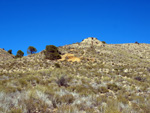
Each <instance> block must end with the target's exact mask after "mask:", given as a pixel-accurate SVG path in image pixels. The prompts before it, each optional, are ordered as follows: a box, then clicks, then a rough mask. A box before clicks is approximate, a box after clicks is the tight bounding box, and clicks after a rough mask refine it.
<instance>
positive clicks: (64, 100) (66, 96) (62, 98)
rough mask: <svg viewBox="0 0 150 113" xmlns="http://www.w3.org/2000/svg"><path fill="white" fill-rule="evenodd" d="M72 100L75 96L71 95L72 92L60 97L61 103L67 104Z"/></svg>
mask: <svg viewBox="0 0 150 113" xmlns="http://www.w3.org/2000/svg"><path fill="white" fill-rule="evenodd" d="M74 100H75V98H74V97H73V95H72V94H67V95H63V96H62V97H61V101H62V102H63V103H67V104H71V103H73V101H74Z"/></svg>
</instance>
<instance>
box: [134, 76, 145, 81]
mask: <svg viewBox="0 0 150 113" xmlns="http://www.w3.org/2000/svg"><path fill="white" fill-rule="evenodd" d="M134 79H135V80H138V81H140V82H144V81H145V79H144V78H142V77H139V76H137V77H135V78H134Z"/></svg>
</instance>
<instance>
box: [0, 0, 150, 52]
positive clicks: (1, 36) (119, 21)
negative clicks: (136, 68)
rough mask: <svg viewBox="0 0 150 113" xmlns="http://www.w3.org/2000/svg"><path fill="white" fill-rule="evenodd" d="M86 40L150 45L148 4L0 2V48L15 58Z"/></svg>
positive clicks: (117, 0) (149, 0)
mask: <svg viewBox="0 0 150 113" xmlns="http://www.w3.org/2000/svg"><path fill="white" fill-rule="evenodd" d="M87 37H96V38H98V39H99V40H101V41H106V43H108V44H118V43H134V42H135V41H138V42H139V43H150V40H149V39H150V0H0V48H5V50H9V49H12V51H13V54H14V55H16V52H17V50H22V51H23V52H24V53H25V55H27V48H28V47H29V46H34V47H36V48H37V50H38V52H40V51H42V50H44V49H45V46H46V45H56V46H62V45H66V44H72V43H75V42H80V41H82V39H85V38H87Z"/></svg>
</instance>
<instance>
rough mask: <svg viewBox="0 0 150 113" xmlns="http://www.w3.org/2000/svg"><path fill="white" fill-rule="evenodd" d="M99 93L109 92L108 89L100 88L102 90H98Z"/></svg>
mask: <svg viewBox="0 0 150 113" xmlns="http://www.w3.org/2000/svg"><path fill="white" fill-rule="evenodd" d="M98 91H99V92H100V93H107V92H109V91H108V89H107V88H106V87H100V88H99V89H98Z"/></svg>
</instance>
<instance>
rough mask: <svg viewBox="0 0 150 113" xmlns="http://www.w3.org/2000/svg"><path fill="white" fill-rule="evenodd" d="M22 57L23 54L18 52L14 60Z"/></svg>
mask: <svg viewBox="0 0 150 113" xmlns="http://www.w3.org/2000/svg"><path fill="white" fill-rule="evenodd" d="M23 55H24V52H22V51H21V50H18V51H17V55H16V56H15V58H21V57H23Z"/></svg>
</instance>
